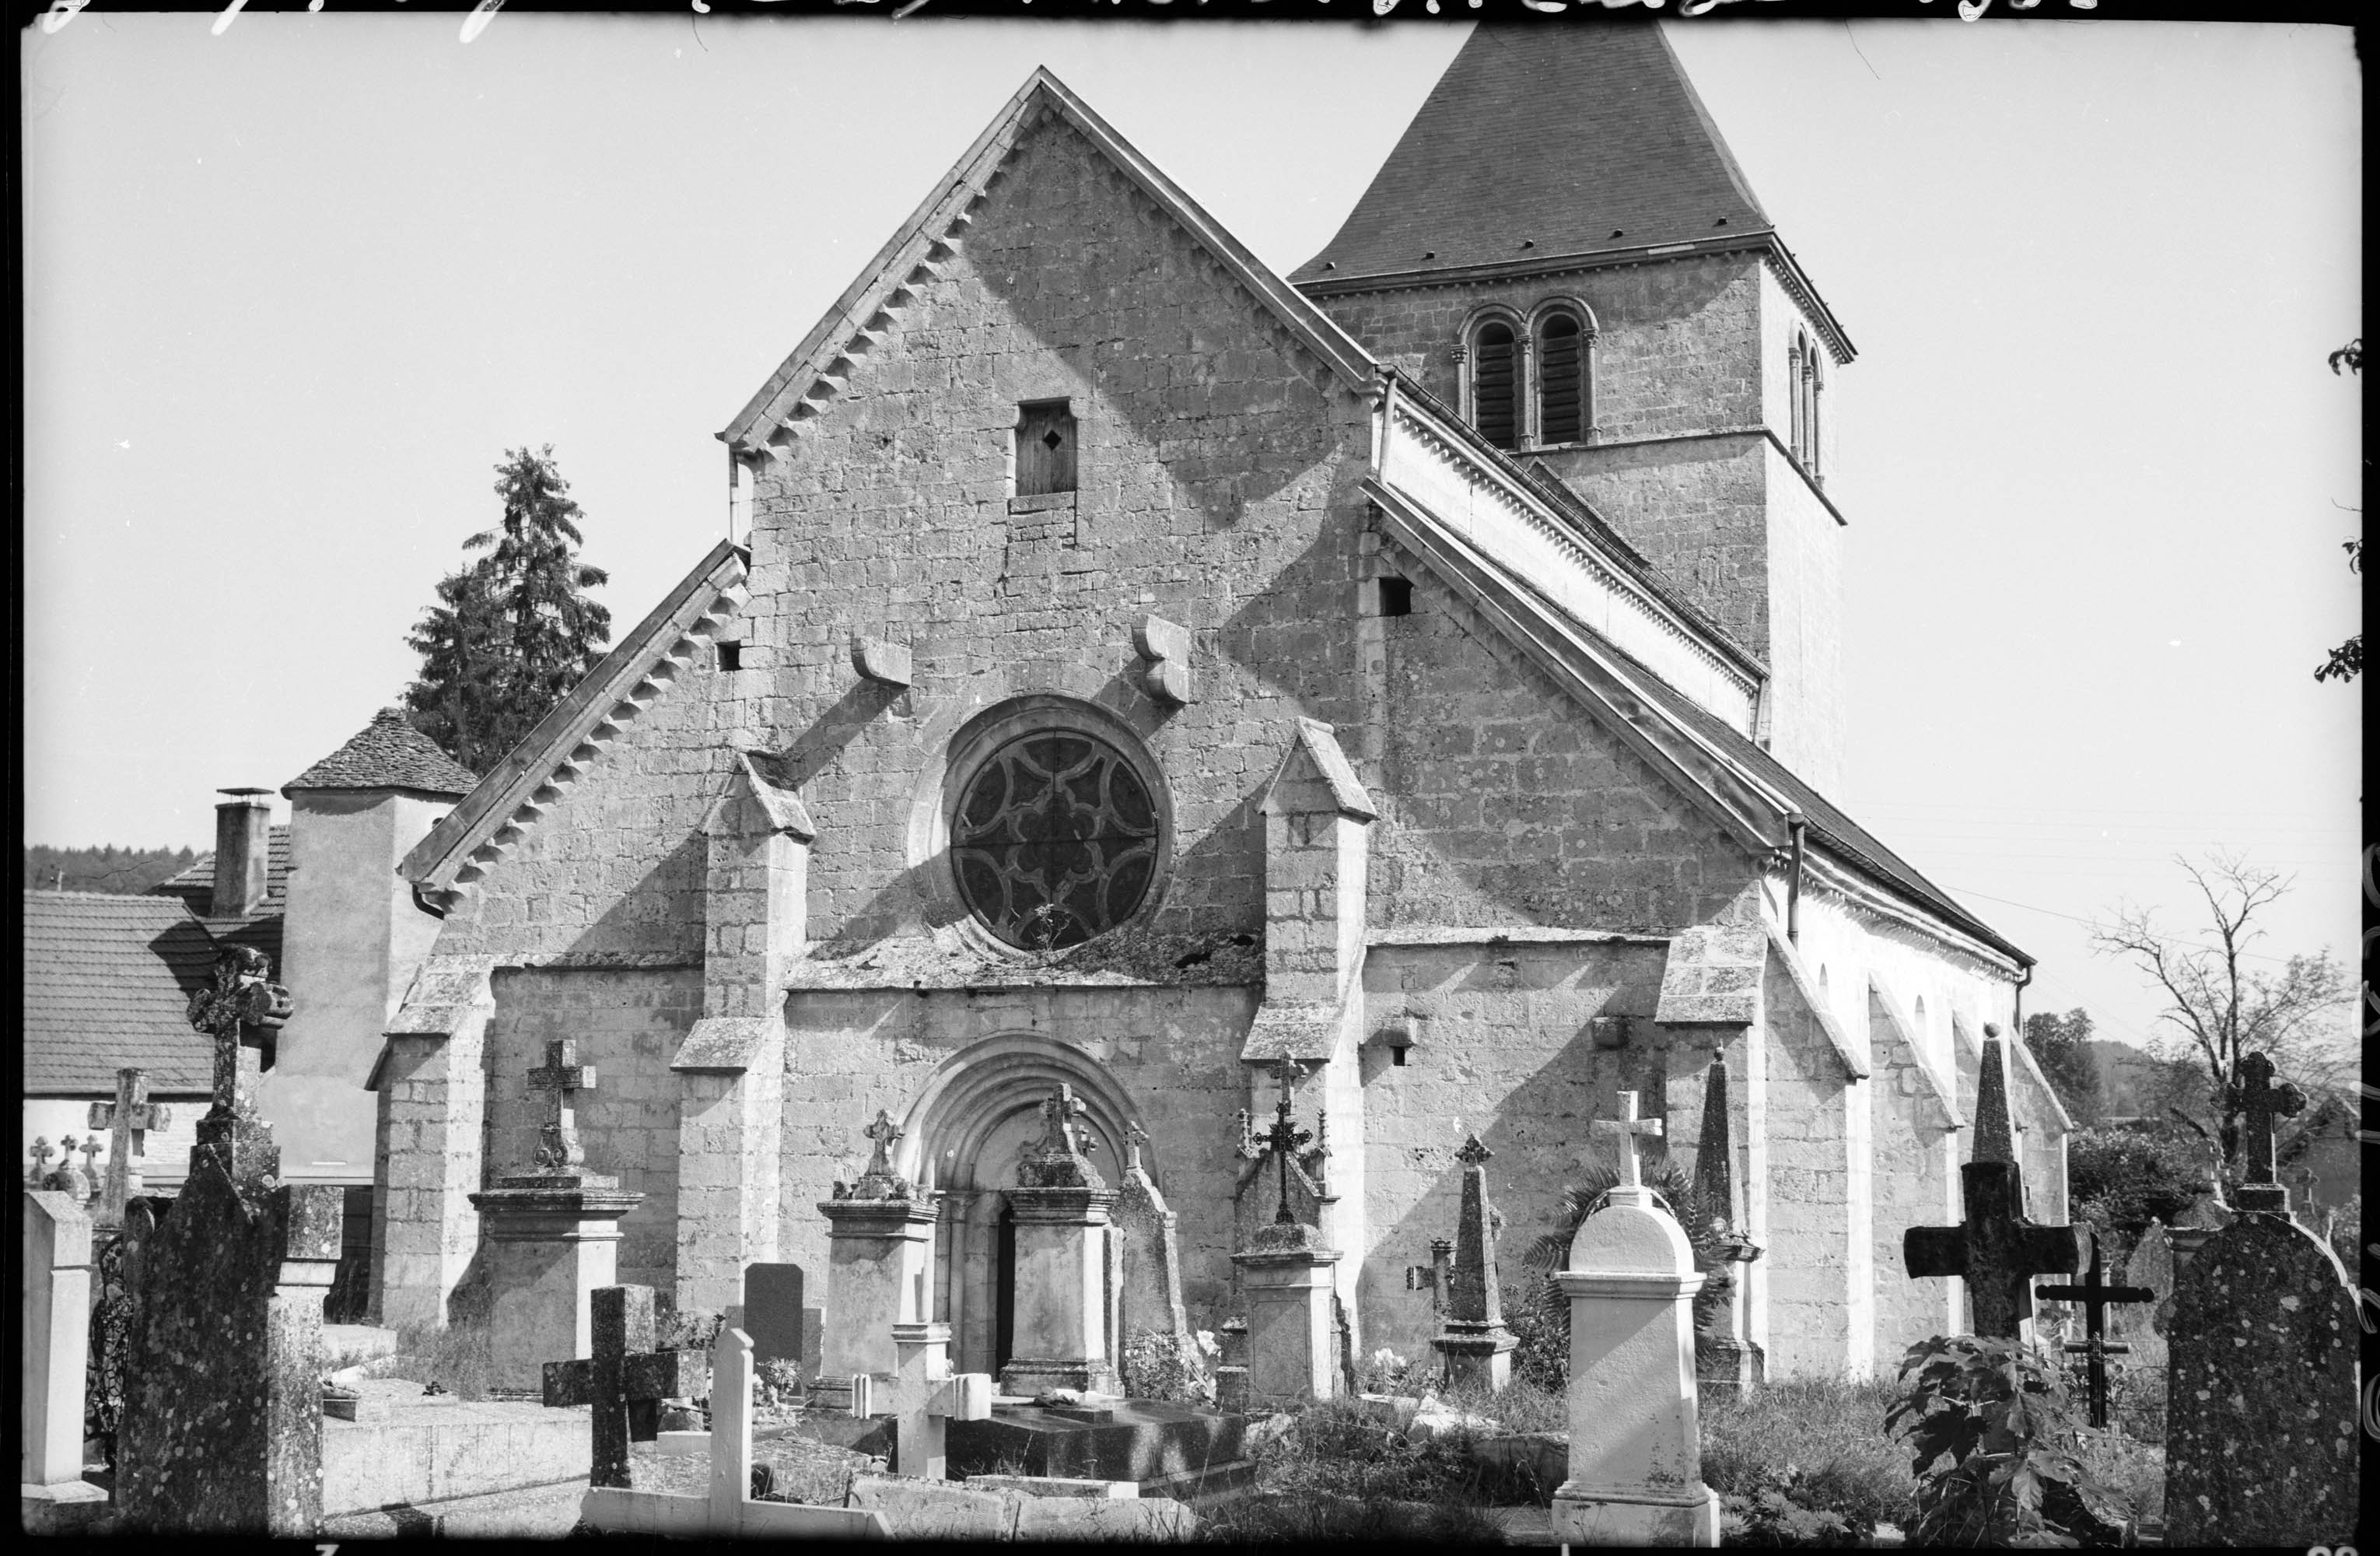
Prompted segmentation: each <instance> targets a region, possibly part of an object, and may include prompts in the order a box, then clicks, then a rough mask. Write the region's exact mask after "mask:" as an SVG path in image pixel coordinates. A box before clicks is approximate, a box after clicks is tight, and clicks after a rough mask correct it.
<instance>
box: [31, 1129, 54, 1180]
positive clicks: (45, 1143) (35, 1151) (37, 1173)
mask: <svg viewBox="0 0 2380 1556" xmlns="http://www.w3.org/2000/svg"><path fill="white" fill-rule="evenodd" d="M25 1154H26V1155H28V1156H30V1157H31V1158H32V1159H33V1170H32V1171H31V1172H30V1173H26V1174H25V1186H26V1187H27V1188H39V1187H41V1186H42V1179H43V1178H46V1177H48V1176H49V1175H50V1158H51V1157H53V1156H55V1155H56V1154H57V1152H55V1151H54V1150H52V1149H50V1141H49V1137H48V1136H46V1135H37V1136H35V1137H33V1143H32V1146H31V1147H30V1149H28V1150H27V1151H26V1153H25Z"/></svg>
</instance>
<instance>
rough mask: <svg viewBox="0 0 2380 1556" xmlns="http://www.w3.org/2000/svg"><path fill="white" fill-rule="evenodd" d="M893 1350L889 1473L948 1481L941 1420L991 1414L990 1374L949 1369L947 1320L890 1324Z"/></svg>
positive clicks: (888, 1403) (886, 1405)
mask: <svg viewBox="0 0 2380 1556" xmlns="http://www.w3.org/2000/svg"><path fill="white" fill-rule="evenodd" d="M892 1354H893V1356H894V1358H895V1360H894V1362H893V1370H892V1388H891V1389H890V1390H889V1391H887V1392H888V1393H889V1395H890V1397H889V1399H888V1400H886V1401H884V1402H882V1403H881V1404H880V1408H887V1409H889V1412H890V1414H891V1415H892V1422H893V1425H892V1472H893V1473H894V1474H895V1475H912V1476H917V1477H920V1478H923V1479H927V1480H947V1479H949V1478H950V1472H949V1461H948V1457H947V1454H946V1453H945V1451H944V1448H943V1443H944V1441H945V1434H944V1431H943V1423H945V1422H947V1421H989V1420H990V1419H991V1374H990V1373H989V1372H965V1373H956V1374H953V1372H952V1371H951V1326H950V1325H948V1324H935V1323H896V1324H894V1325H893V1326H892ZM871 1403H876V1402H871Z"/></svg>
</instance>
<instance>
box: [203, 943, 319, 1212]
mask: <svg viewBox="0 0 2380 1556" xmlns="http://www.w3.org/2000/svg"><path fill="white" fill-rule="evenodd" d="M271 971H272V965H271V964H270V963H268V962H267V961H266V960H265V958H264V953H263V952H261V951H259V950H257V949H256V948H255V947H254V946H250V945H227V946H225V947H224V948H223V950H222V951H221V952H219V953H218V954H216V956H215V970H214V980H213V982H212V983H211V984H210V985H208V987H206V988H204V989H201V990H200V991H198V992H197V993H195V994H193V995H191V996H190V1004H189V1013H188V1014H189V1020H190V1025H191V1026H193V1027H197V1028H198V1029H199V1030H200V1031H201V1032H204V1033H206V1034H207V1036H208V1037H209V1038H211V1039H213V1041H214V1049H215V1064H214V1102H213V1105H212V1107H210V1108H208V1109H207V1112H206V1116H204V1117H203V1118H201V1119H200V1120H199V1127H198V1143H197V1144H196V1145H195V1146H193V1147H192V1148H191V1149H190V1165H191V1167H192V1168H193V1169H195V1168H196V1167H197V1166H198V1164H199V1159H200V1157H212V1158H214V1159H215V1161H217V1162H218V1163H219V1164H220V1165H221V1167H222V1169H223V1172H224V1173H225V1176H226V1177H228V1178H230V1179H231V1180H232V1181H233V1182H234V1183H239V1184H245V1183H249V1182H253V1181H260V1180H261V1179H263V1178H267V1177H278V1176H279V1175H280V1172H281V1151H280V1149H279V1148H278V1147H276V1146H275V1145H274V1144H273V1126H272V1125H271V1124H267V1123H266V1122H265V1121H264V1117H263V1115H262V1114H261V1113H260V1112H258V1111H257V1089H258V1087H259V1085H260V1084H261V1081H262V1079H263V1074H264V1072H265V1071H267V1070H269V1069H271V1068H273V1046H274V1044H275V1043H276V1042H277V1041H278V1040H279V1037H280V1032H281V1028H282V1027H284V1026H285V1025H287V1023H288V1020H289V1014H290V1012H291V1011H292V1010H294V1009H296V1008H297V1007H296V1005H295V1003H293V1002H292V1001H291V999H290V997H289V991H288V990H286V989H284V988H282V987H281V986H280V985H279V984H277V983H273V982H270V981H268V980H267V975H268V974H269V973H270V972H271Z"/></svg>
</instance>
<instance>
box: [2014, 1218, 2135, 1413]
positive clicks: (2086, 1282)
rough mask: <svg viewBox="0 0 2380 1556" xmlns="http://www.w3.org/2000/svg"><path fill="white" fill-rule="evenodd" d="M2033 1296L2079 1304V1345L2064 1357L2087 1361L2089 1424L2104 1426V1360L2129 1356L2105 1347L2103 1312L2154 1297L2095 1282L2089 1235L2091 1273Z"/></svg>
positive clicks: (2120, 1348) (2094, 1250) (2094, 1242)
mask: <svg viewBox="0 0 2380 1556" xmlns="http://www.w3.org/2000/svg"><path fill="white" fill-rule="evenodd" d="M2033 1295H2035V1296H2037V1297H2039V1298H2041V1299H2042V1300H2043V1301H2045V1302H2073V1303H2079V1304H2080V1305H2081V1306H2082V1308H2083V1334H2084V1335H2085V1336H2087V1338H2086V1339H2085V1340H2084V1341H2083V1343H2081V1344H2079V1345H2076V1344H2071V1343H2070V1344H2069V1345H2068V1346H2067V1347H2066V1349H2067V1352H2068V1354H2070V1355H2084V1356H2088V1357H2090V1361H2089V1363H2088V1364H2087V1365H2088V1367H2089V1371H2090V1379H2091V1424H2092V1425H2093V1426H2095V1427H2104V1426H2106V1425H2107V1358H2108V1357H2109V1356H2122V1355H2131V1349H2132V1348H2131V1346H2130V1345H2111V1344H2109V1343H2107V1309H2108V1308H2109V1307H2113V1306H2115V1305H2116V1304H2117V1303H2119V1302H2155V1300H2156V1293H2155V1292H2153V1291H2151V1290H2149V1289H2148V1288H2147V1287H2146V1286H2110V1285H2103V1284H2101V1283H2100V1280H2099V1234H2097V1233H2093V1234H2091V1270H2090V1273H2088V1274H2086V1275H2084V1276H2083V1283H2082V1284H2081V1285H2079V1286H2035V1287H2034V1288H2033Z"/></svg>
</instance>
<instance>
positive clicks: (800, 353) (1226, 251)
mask: <svg viewBox="0 0 2380 1556" xmlns="http://www.w3.org/2000/svg"><path fill="white" fill-rule="evenodd" d="M1050 118H1057V119H1062V120H1063V121H1064V122H1065V123H1067V124H1068V125H1070V126H1072V127H1073V128H1075V130H1076V131H1077V132H1078V133H1080V134H1081V135H1082V137H1083V138H1084V139H1085V140H1088V141H1089V142H1090V143H1091V144H1092V145H1093V146H1095V147H1097V148H1098V149H1099V152H1100V153H1101V154H1102V155H1104V156H1105V157H1106V158H1107V160H1108V161H1109V163H1110V164H1112V165H1113V166H1114V167H1115V168H1116V169H1117V170H1118V171H1119V172H1120V173H1122V174H1123V176H1125V177H1126V178H1128V179H1129V180H1131V182H1132V183H1133V184H1134V186H1135V187H1136V188H1138V189H1139V190H1140V192H1141V193H1142V194H1143V195H1144V196H1146V197H1147V199H1148V200H1149V201H1152V202H1154V203H1155V204H1156V206H1157V207H1158V208H1159V209H1160V211H1162V212H1163V213H1165V214H1166V215H1167V216H1169V217H1170V218H1172V220H1173V221H1174V222H1175V223H1176V224H1178V225H1180V226H1181V227H1182V228H1183V229H1184V231H1185V232H1187V233H1188V234H1189V235H1190V236H1191V237H1193V238H1195V239H1196V241H1197V242H1198V243H1199V244H1200V246H1201V247H1203V248H1204V249H1206V251H1207V252H1208V254H1209V255H1211V256H1212V257H1213V258H1214V260H1215V261H1216V262H1217V263H1218V264H1220V266H1221V267H1222V268H1223V270H1224V271H1225V272H1226V273H1227V274H1230V275H1231V276H1232V278H1233V280H1234V281H1236V282H1237V283H1238V284H1239V285H1240V286H1242V287H1243V288H1244V289H1245V291H1246V292H1247V293H1248V294H1249V296H1250V297H1251V298H1253V299H1254V300H1255V301H1256V302H1257V303H1258V304H1259V305H1260V306H1261V307H1262V308H1263V309H1264V310H1266V311H1267V312H1268V313H1269V314H1270V315H1271V317H1272V318H1273V319H1274V320H1275V321H1276V322H1278V323H1279V325H1280V326H1281V329H1282V330H1284V331H1286V332H1287V334H1289V336H1290V337H1291V338H1292V339H1293V341H1295V343H1296V344H1297V345H1299V346H1303V347H1305V349H1306V350H1307V351H1308V352H1310V353H1312V354H1313V355H1314V356H1315V357H1316V358H1317V359H1318V360H1320V361H1321V362H1322V363H1324V364H1325V365H1327V366H1328V367H1329V368H1330V371H1332V372H1333V373H1334V374H1335V375H1337V377H1338V378H1339V380H1340V382H1341V383H1343V384H1344V385H1345V386H1346V387H1347V388H1348V389H1350V390H1351V391H1353V392H1354V393H1357V394H1369V393H1370V392H1371V390H1372V387H1373V383H1372V379H1373V372H1374V363H1373V359H1372V358H1371V356H1370V354H1369V353H1367V352H1366V351H1365V349H1364V348H1363V347H1362V346H1358V345H1356V344H1355V341H1354V337H1353V336H1351V335H1349V334H1347V332H1346V331H1344V330H1342V329H1341V328H1340V327H1339V326H1338V325H1337V324H1336V323H1334V322H1331V320H1330V317H1329V316H1328V315H1326V314H1324V313H1323V311H1322V310H1320V309H1318V308H1317V307H1316V306H1315V305H1314V304H1313V303H1311V302H1309V301H1307V300H1306V298H1305V296H1304V295H1303V294H1302V293H1300V292H1299V291H1298V290H1297V289H1296V288H1295V287H1293V286H1291V285H1290V284H1289V283H1288V282H1286V281H1284V280H1282V279H1281V277H1280V276H1278V275H1276V274H1273V273H1272V271H1271V270H1270V269H1269V268H1268V267H1267V266H1266V265H1265V263H1264V262H1263V261H1261V260H1258V259H1257V257H1256V256H1255V255H1254V254H1253V253H1251V252H1249V251H1248V249H1246V248H1245V246H1244V245H1242V244H1241V243H1240V241H1239V240H1238V239H1237V238H1235V237H1233V236H1232V235H1231V234H1230V233H1229V232H1228V231H1226V230H1225V229H1224V227H1223V225H1222V224H1220V222H1217V221H1216V220H1215V219H1214V218H1213V217H1211V216H1209V215H1208V214H1207V213H1206V212H1205V211H1203V210H1201V209H1200V208H1199V206H1198V203H1197V202H1196V201H1194V200H1192V199H1191V198H1190V197H1189V196H1188V195H1187V194H1185V193H1184V192H1183V191H1182V189H1181V188H1179V187H1178V186H1177V185H1175V184H1174V182H1173V181H1172V179H1170V178H1168V177H1167V176H1165V175H1164V174H1162V173H1160V172H1159V171H1158V169H1157V167H1156V165H1155V164H1153V163H1151V162H1150V161H1149V160H1148V159H1147V157H1145V156H1143V155H1142V154H1141V153H1140V152H1138V151H1136V150H1135V149H1134V147H1133V146H1132V145H1131V143H1130V142H1128V141H1126V140H1124V138H1123V136H1121V135H1119V134H1117V133H1116V132H1115V130H1114V129H1112V128H1110V127H1109V125H1108V124H1107V122H1106V121H1105V120H1103V119H1101V118H1100V117H1099V115H1097V114H1094V113H1092V112H1091V110H1090V109H1089V107H1087V105H1086V104H1085V103H1083V101H1082V100H1081V99H1080V98H1078V97H1076V96H1075V94H1074V93H1073V92H1072V91H1068V90H1067V89H1066V87H1065V85H1064V84H1063V83H1062V82H1061V81H1060V80H1059V79H1058V78H1057V77H1055V76H1053V75H1051V74H1050V72H1049V71H1048V70H1047V69H1046V68H1038V69H1036V70H1035V71H1034V72H1033V74H1032V75H1031V76H1030V77H1029V78H1027V79H1026V82H1025V85H1024V86H1023V87H1022V88H1021V89H1020V90H1019V91H1017V93H1016V95H1015V96H1014V97H1013V98H1011V99H1009V101H1008V104H1007V106H1006V107H1004V108H1002V110H1001V112H1000V113H999V115H997V116H996V117H994V118H993V120H992V121H991V123H990V126H988V127H987V128H985V130H984V132H983V133H982V134H981V135H979V136H977V138H976V141H975V144H974V145H972V146H970V147H968V148H967V150H966V153H965V155H963V156H961V157H960V158H959V160H958V162H957V163H956V164H953V167H952V168H951V170H950V172H949V173H948V174H946V175H944V176H943V177H942V179H941V182H940V183H939V184H937V185H936V186H935V189H934V192H933V193H932V194H930V195H929V196H928V197H927V198H926V201H925V203H924V204H922V205H920V206H918V207H917V211H916V212H915V213H912V214H911V216H910V217H909V219H908V221H906V222H905V223H904V224H902V225H901V228H900V230H899V231H897V232H895V233H894V234H893V235H892V239H891V241H889V242H887V243H886V244H885V245H884V247H883V248H882V249H879V250H878V251H877V255H876V258H875V259H874V260H873V261H870V262H869V264H868V268H867V269H866V270H864V271H862V272H861V273H860V274H859V278H858V279H857V280H856V281H854V282H853V283H852V284H851V286H849V287H848V288H846V289H845V290H844V294H843V295H842V296H841V297H839V298H836V299H835V301H834V305H833V306H832V308H830V309H828V310H827V313H826V317H825V318H823V319H821V320H820V321H819V322H818V324H817V325H816V326H815V327H814V328H813V329H811V331H810V333H809V334H807V335H806V336H804V337H803V339H802V343H801V345H799V346H796V347H795V349H794V353H793V355H792V356H790V357H788V358H786V359H785V361H784V363H783V366H781V367H779V368H778V370H777V371H775V372H774V373H771V375H770V377H769V381H768V382H767V383H764V384H762V385H761V387H760V391H759V394H757V395H753V396H752V398H751V400H750V401H749V402H747V404H746V405H745V407H744V408H743V409H742V410H741V411H739V412H737V413H736V416H735V419H734V420H733V421H730V422H729V423H728V424H727V426H726V428H725V430H724V431H722V432H720V434H719V437H720V440H721V441H722V442H723V443H725V444H727V445H728V447H730V448H731V449H734V450H735V451H736V452H737V453H738V454H739V455H746V454H760V453H764V452H767V453H773V452H775V450H774V446H773V444H772V442H771V440H773V439H775V438H777V437H778V436H779V435H780V433H781V432H790V431H791V429H793V428H794V427H795V426H797V425H798V424H799V423H800V422H801V421H802V420H804V419H807V418H808V417H810V416H814V415H816V414H817V412H818V410H819V407H821V406H823V405H825V404H826V403H827V402H828V401H830V400H832V398H833V397H834V396H835V395H837V394H839V393H841V392H842V388H843V385H844V383H846V382H847V381H848V379H849V376H850V374H851V372H852V371H855V369H856V364H857V363H858V362H859V361H860V360H862V359H864V358H865V357H866V356H867V354H868V351H869V350H870V349H871V348H872V347H873V346H874V345H875V343H876V341H877V340H878V339H880V337H881V336H882V335H884V334H886V333H887V332H889V331H891V330H892V329H893V328H895V327H896V326H897V324H898V322H899V316H900V313H901V311H902V310H903V309H904V308H905V306H906V305H907V303H908V301H909V300H910V293H911V289H912V287H913V286H916V285H919V284H922V283H923V282H924V281H925V280H927V279H929V278H931V277H933V276H937V275H940V274H941V265H942V264H944V263H945V262H947V261H949V260H950V259H951V258H953V256H954V255H955V254H956V252H957V251H958V249H959V247H960V245H961V244H962V243H964V242H965V235H966V229H967V227H968V226H970V225H972V224H973V223H974V221H975V217H976V213H977V211H979V210H980V209H981V205H982V201H983V200H984V198H985V193H984V191H985V189H986V188H987V187H988V186H989V185H990V183H991V181H992V180H993V178H994V177H995V176H998V174H999V171H1000V169H1001V166H1002V164H1003V163H1004V162H1006V160H1007V159H1008V156H1009V153H1010V152H1012V151H1014V149H1015V147H1016V145H1017V143H1018V141H1019V140H1021V139H1022V138H1023V137H1024V136H1025V134H1026V132H1027V131H1028V130H1030V129H1031V128H1034V127H1035V126H1037V125H1039V124H1041V123H1043V122H1045V121H1046V120H1048V119H1050Z"/></svg>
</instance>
